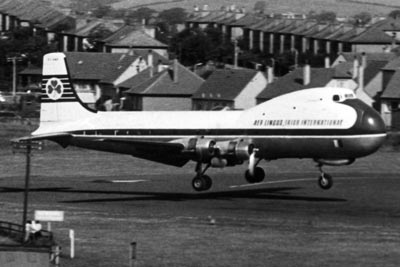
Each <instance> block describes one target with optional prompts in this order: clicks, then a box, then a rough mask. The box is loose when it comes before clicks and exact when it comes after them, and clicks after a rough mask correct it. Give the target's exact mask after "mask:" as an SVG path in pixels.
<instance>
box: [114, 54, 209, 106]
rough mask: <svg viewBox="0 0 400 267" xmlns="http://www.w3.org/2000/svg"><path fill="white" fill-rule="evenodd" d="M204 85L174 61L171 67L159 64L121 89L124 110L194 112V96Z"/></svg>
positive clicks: (122, 84) (121, 85)
mask: <svg viewBox="0 0 400 267" xmlns="http://www.w3.org/2000/svg"><path fill="white" fill-rule="evenodd" d="M149 62H151V61H149ZM203 83H204V80H203V79H202V78H200V77H199V76H198V75H197V74H195V73H193V72H192V71H190V70H189V69H187V68H186V67H184V66H182V65H181V64H179V63H178V61H177V60H174V61H173V63H172V64H171V65H166V64H165V61H164V63H160V62H158V64H157V65H154V67H153V66H150V67H149V68H147V69H146V70H145V71H142V72H141V73H139V74H138V75H135V76H133V77H132V78H130V79H128V80H126V81H124V82H122V83H120V84H118V85H117V87H118V88H119V89H120V90H121V91H123V92H124V93H123V94H124V95H125V101H124V105H123V109H124V110H143V111H149V110H151V111H161V110H162V111H167V110H191V108H192V95H193V94H194V93H195V92H196V91H197V90H198V89H199V87H200V86H201V85H202V84H203Z"/></svg>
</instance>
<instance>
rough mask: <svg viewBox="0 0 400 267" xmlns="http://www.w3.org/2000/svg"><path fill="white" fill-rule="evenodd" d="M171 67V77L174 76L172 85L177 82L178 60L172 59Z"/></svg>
mask: <svg viewBox="0 0 400 267" xmlns="http://www.w3.org/2000/svg"><path fill="white" fill-rule="evenodd" d="M173 64H174V66H173V75H174V83H177V82H178V60H177V59H174V63H173Z"/></svg>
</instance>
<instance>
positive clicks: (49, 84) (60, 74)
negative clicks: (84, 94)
mask: <svg viewBox="0 0 400 267" xmlns="http://www.w3.org/2000/svg"><path fill="white" fill-rule="evenodd" d="M95 112H96V111H95V110H91V109H89V108H88V107H87V106H86V105H85V104H84V103H83V102H82V101H81V100H80V98H79V97H78V95H77V93H76V91H75V89H74V88H73V85H72V83H71V79H70V76H69V71H68V65H67V62H66V58H65V54H63V53H50V54H46V55H45V56H44V57H43V72H42V94H41V106H40V122H41V123H42V122H66V121H74V120H78V119H82V118H85V117H88V116H91V115H92V114H93V113H95Z"/></svg>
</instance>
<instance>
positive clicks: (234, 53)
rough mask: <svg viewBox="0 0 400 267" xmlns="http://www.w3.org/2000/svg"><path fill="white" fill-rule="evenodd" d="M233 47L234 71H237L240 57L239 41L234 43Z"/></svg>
mask: <svg viewBox="0 0 400 267" xmlns="http://www.w3.org/2000/svg"><path fill="white" fill-rule="evenodd" d="M233 45H234V48H233V50H234V51H233V68H234V69H237V67H238V56H239V47H238V41H237V40H236V39H235V40H234V41H233Z"/></svg>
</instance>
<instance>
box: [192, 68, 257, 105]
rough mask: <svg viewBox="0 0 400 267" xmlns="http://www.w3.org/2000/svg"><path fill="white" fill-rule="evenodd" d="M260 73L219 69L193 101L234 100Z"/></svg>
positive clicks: (195, 95)
mask: <svg viewBox="0 0 400 267" xmlns="http://www.w3.org/2000/svg"><path fill="white" fill-rule="evenodd" d="M257 73H258V72H257V71H255V70H250V69H223V70H220V69H217V70H215V71H213V73H212V74H211V75H210V76H209V77H208V79H207V80H206V81H205V82H204V83H203V85H202V86H201V87H200V88H199V90H198V91H197V92H196V93H195V94H194V95H193V97H192V98H193V99H206V100H215V99H219V100H228V101H232V100H234V99H235V98H236V97H237V96H238V95H239V94H240V92H241V91H242V90H243V89H244V88H245V87H246V85H247V84H248V83H249V82H250V81H251V80H252V79H253V78H254V76H256V74H257Z"/></svg>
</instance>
